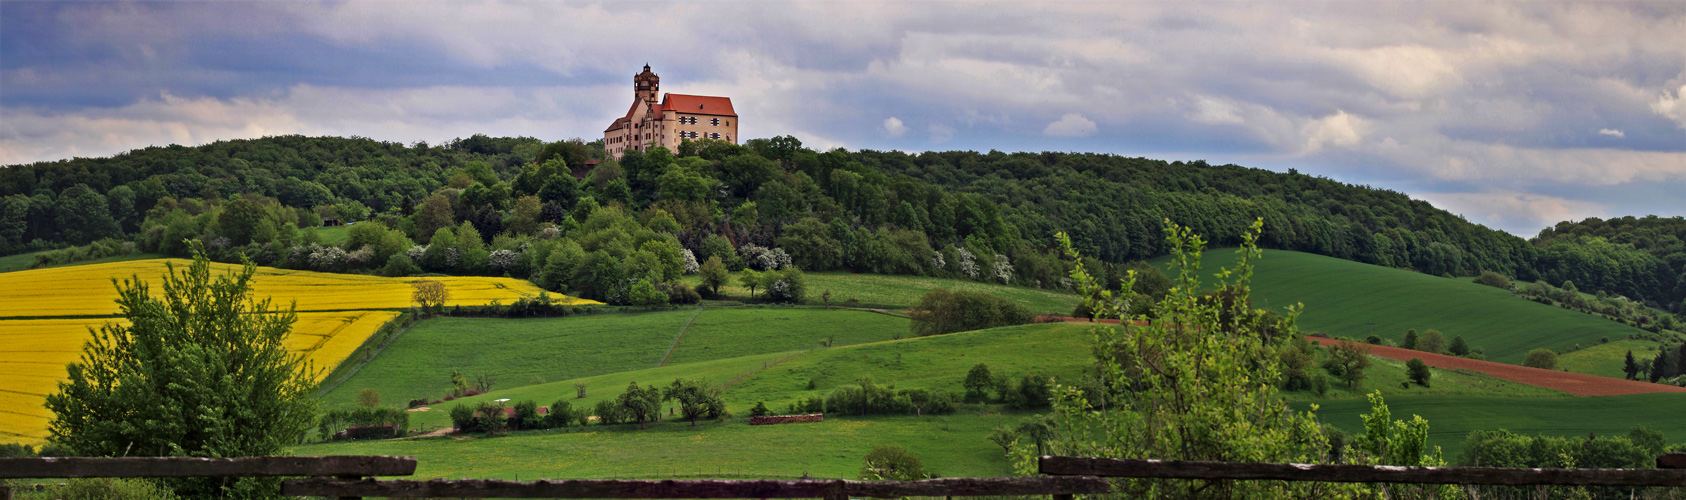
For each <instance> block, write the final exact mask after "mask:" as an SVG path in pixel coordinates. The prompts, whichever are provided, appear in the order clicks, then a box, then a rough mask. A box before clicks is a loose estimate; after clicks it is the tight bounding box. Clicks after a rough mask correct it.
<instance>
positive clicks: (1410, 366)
mask: <svg viewBox="0 0 1686 500" xmlns="http://www.w3.org/2000/svg"><path fill="white" fill-rule="evenodd" d="M1405 374H1406V376H1409V377H1411V381H1412V382H1416V383H1417V385H1420V386H1423V387H1428V379H1429V377H1431V376H1433V375H1434V373H1433V372H1430V371H1429V369H1428V363H1424V362H1423V358H1411V360H1410V361H1406V362H1405Z"/></svg>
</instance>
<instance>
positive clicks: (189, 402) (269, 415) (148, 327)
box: [46, 242, 316, 497]
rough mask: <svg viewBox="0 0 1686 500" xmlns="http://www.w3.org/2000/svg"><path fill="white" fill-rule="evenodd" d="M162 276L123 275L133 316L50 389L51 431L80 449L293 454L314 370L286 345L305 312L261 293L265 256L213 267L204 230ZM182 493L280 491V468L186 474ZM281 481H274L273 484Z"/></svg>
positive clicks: (100, 338)
mask: <svg viewBox="0 0 1686 500" xmlns="http://www.w3.org/2000/svg"><path fill="white" fill-rule="evenodd" d="M191 247H192V248H193V250H194V260H193V262H192V263H191V264H189V265H187V266H186V267H185V268H177V267H176V266H174V265H169V266H168V269H169V271H168V273H167V274H165V275H164V276H163V277H162V278H161V279H159V280H158V281H154V282H153V283H157V284H160V285H162V290H161V293H156V294H155V293H153V289H152V287H151V285H149V284H148V282H147V281H143V280H142V279H141V278H140V277H139V276H136V277H132V278H129V279H125V280H123V281H122V282H120V283H117V295H118V298H117V304H118V308H119V310H120V311H121V312H122V316H123V318H124V319H127V320H128V321H127V323H126V324H125V323H118V322H111V323H107V324H106V325H105V326H102V327H100V328H99V329H97V330H94V331H92V332H91V333H92V336H91V338H90V339H89V340H88V343H87V344H86V345H84V346H83V348H82V356H81V359H80V360H79V361H77V362H75V363H71V364H70V365H69V366H67V367H66V369H67V372H68V375H67V377H66V378H67V380H65V381H63V382H60V383H59V388H58V392H57V393H54V394H52V395H50V396H48V397H47V403H46V406H47V409H48V410H50V411H52V413H53V420H52V421H51V423H49V426H48V431H49V432H50V437H49V440H50V441H52V442H54V443H55V444H57V445H60V446H63V447H65V448H68V449H69V450H70V451H71V452H73V453H75V454H77V455H84V456H95V457H113V456H125V455H126V456H191V457H243V456H261V455H279V454H282V453H283V451H284V450H285V447H286V446H289V445H292V444H294V443H297V442H298V440H299V439H300V438H301V437H303V436H304V433H305V432H306V431H307V430H308V429H310V427H311V420H312V419H313V417H314V415H315V411H316V400H315V399H314V398H312V397H311V391H312V390H313V389H314V388H315V382H314V379H313V378H312V376H313V375H314V370H313V368H312V366H311V365H310V363H309V362H308V361H306V360H305V359H304V357H303V356H302V355H299V354H294V353H291V352H289V351H287V349H286V344H285V341H286V338H287V334H288V333H289V332H290V331H291V330H292V326H293V323H294V321H296V319H297V315H296V314H294V312H293V309H292V308H291V307H288V308H285V309H282V308H280V307H276V306H273V305H272V304H271V303H270V301H269V299H264V300H257V299H254V298H253V296H252V278H253V276H255V275H256V273H257V266H255V265H253V264H252V263H251V262H247V263H246V265H245V267H243V268H241V269H240V270H238V271H230V272H229V273H227V274H224V275H221V276H212V273H211V266H210V261H209V260H208V259H207V258H206V257H205V254H204V252H203V250H202V247H201V246H200V245H199V244H198V242H193V243H192V244H191ZM172 484H173V487H174V488H175V489H176V490H177V492H178V493H182V494H187V495H192V496H204V497H252V496H269V495H272V494H273V493H272V492H273V491H274V489H273V488H274V481H273V480H263V479H251V478H247V479H239V480H233V481H227V480H224V479H221V478H218V479H184V480H177V481H175V482H173V483H172ZM266 488H267V490H268V491H270V492H271V493H267V494H266V493H263V492H264V491H265V490H266Z"/></svg>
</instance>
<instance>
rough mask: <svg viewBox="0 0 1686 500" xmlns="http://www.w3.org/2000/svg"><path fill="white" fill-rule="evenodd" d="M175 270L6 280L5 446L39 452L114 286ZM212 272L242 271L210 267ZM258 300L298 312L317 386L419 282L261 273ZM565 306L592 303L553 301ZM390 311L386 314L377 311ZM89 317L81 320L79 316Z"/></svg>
mask: <svg viewBox="0 0 1686 500" xmlns="http://www.w3.org/2000/svg"><path fill="white" fill-rule="evenodd" d="M166 262H169V263H173V264H175V266H176V267H177V268H178V269H181V268H185V267H186V266H187V265H188V264H190V263H191V262H190V261H187V260H182V259H155V260H141V261H129V262H113V263H106V264H93V265H86V266H72V267H60V268H52V269H35V270H29V271H18V272H10V273H0V442H9V441H17V442H24V443H29V444H40V443H41V442H42V441H43V440H44V439H45V438H46V436H47V422H48V421H49V420H51V419H52V415H51V413H49V412H48V411H47V409H46V408H44V407H43V406H42V405H43V404H44V403H45V402H46V398H47V394H50V393H52V392H55V391H57V390H58V382H59V381H61V380H64V379H65V377H66V372H65V365H66V364H68V363H73V362H76V361H77V360H78V358H79V357H80V356H81V352H82V344H83V343H84V342H86V341H87V340H88V338H89V336H90V333H89V330H88V329H89V328H99V327H100V326H101V325H104V324H106V323H109V322H114V321H123V320H122V319H121V318H116V317H112V316H113V315H115V314H117V313H118V310H117V305H116V302H115V300H116V298H117V291H116V287H114V286H113V285H112V283H111V279H112V278H119V279H121V278H129V277H131V276H139V277H140V278H141V279H142V280H144V281H147V282H148V283H154V285H153V293H155V294H156V293H161V292H162V290H161V288H160V287H159V286H157V285H156V283H157V282H158V281H159V277H160V276H162V275H163V274H164V273H165V272H166V271H165V263H166ZM212 267H213V269H212V272H213V273H215V274H222V273H225V272H227V271H229V270H237V269H238V266H234V265H230V264H215V263H213V264H212ZM426 279H432V280H437V281H440V282H443V283H444V284H445V286H446V287H447V288H448V289H449V290H450V291H451V300H450V301H448V302H447V303H446V304H447V305H465V306H466V305H483V304H489V303H492V302H501V303H504V304H508V303H512V302H515V301H516V300H518V299H520V298H522V297H533V296H537V295H538V293H539V291H540V290H539V289H538V288H537V287H535V286H533V285H532V284H531V283H528V282H526V281H522V280H515V279H509V278H481V277H437V278H426ZM253 280H254V282H255V290H256V295H257V296H258V297H259V298H264V297H268V298H271V299H273V300H274V302H275V304H277V305H279V306H282V307H285V306H286V305H287V304H289V303H295V302H296V304H297V306H298V311H299V313H298V322H297V323H295V324H294V325H293V332H292V334H291V335H290V336H289V337H288V338H287V340H286V346H287V349H288V350H290V351H293V352H299V353H304V354H306V356H307V358H308V359H309V360H310V361H311V363H312V364H313V365H314V368H315V369H316V378H317V380H318V381H320V380H321V379H322V378H323V377H326V376H327V375H328V373H329V372H331V371H333V369H334V368H335V367H337V366H339V364H340V363H341V362H344V361H345V360H346V358H347V357H349V356H351V355H352V354H353V353H354V352H356V350H357V348H358V347H360V346H362V345H363V342H364V341H366V340H368V339H369V337H370V336H371V335H374V333H375V332H376V331H377V330H379V329H380V327H381V325H385V324H386V323H387V322H389V321H392V319H393V318H396V317H397V316H398V314H399V313H398V312H397V311H393V310H390V309H403V308H408V307H410V306H411V305H412V302H411V295H410V294H411V292H412V291H413V288H412V287H411V285H410V282H411V281H414V279H407V278H382V277H377V276H360V275H350V274H333V273H317V272H310V271H292V270H286V269H276V268H268V267H260V268H258V272H257V275H256V276H254V277H253ZM553 297H555V299H557V300H558V301H560V302H562V303H564V304H570V305H574V304H594V303H596V302H593V301H589V300H584V299H578V298H573V297H566V296H561V295H555V296H553ZM377 309H388V310H377ZM75 316H84V317H75Z"/></svg>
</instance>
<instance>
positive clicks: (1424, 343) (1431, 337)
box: [1417, 330, 1446, 354]
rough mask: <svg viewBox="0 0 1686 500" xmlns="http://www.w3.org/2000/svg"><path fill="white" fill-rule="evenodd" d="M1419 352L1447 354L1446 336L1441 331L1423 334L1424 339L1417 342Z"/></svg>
mask: <svg viewBox="0 0 1686 500" xmlns="http://www.w3.org/2000/svg"><path fill="white" fill-rule="evenodd" d="M1417 350H1419V351H1423V352H1432V353H1435V354H1443V353H1445V352H1446V334H1444V333H1440V330H1429V331H1426V332H1423V337H1422V338H1421V339H1418V340H1417Z"/></svg>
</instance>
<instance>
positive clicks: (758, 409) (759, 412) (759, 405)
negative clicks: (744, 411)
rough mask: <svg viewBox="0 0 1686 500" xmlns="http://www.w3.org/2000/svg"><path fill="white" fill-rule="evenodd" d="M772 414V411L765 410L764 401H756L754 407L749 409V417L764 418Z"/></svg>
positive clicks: (765, 403)
mask: <svg viewBox="0 0 1686 500" xmlns="http://www.w3.org/2000/svg"><path fill="white" fill-rule="evenodd" d="M772 413H773V411H772V410H768V409H767V402H766V401H756V402H755V407H754V408H750V409H749V416H751V417H765V416H767V415H769V414H772Z"/></svg>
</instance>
